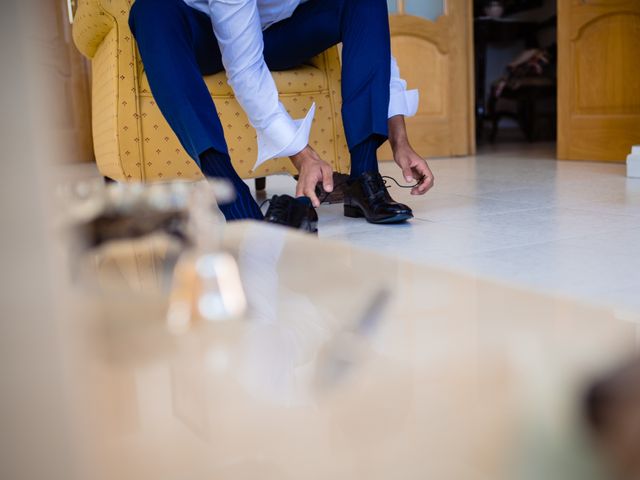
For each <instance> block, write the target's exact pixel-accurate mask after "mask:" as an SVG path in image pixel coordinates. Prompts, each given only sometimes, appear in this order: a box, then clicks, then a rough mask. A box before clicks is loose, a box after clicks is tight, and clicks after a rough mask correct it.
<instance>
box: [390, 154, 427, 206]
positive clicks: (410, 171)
mask: <svg viewBox="0 0 640 480" xmlns="http://www.w3.org/2000/svg"><path fill="white" fill-rule="evenodd" d="M393 159H394V160H395V162H396V163H397V164H398V166H399V167H400V168H401V169H402V175H403V176H404V179H405V180H406V181H407V182H408V183H414V182H419V183H418V185H416V186H415V187H413V188H412V189H411V195H424V194H425V193H427V192H428V191H429V189H430V188H431V187H433V180H434V179H433V173H432V172H431V169H430V168H429V165H427V162H426V161H425V159H424V158H422V157H421V156H420V155H418V154H417V153H416V152H415V151H414V150H413V148H411V146H410V145H408V144H407V145H406V146H403V147H399V148H396V149H394V150H393Z"/></svg>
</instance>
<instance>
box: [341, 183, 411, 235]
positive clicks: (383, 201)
mask: <svg viewBox="0 0 640 480" xmlns="http://www.w3.org/2000/svg"><path fill="white" fill-rule="evenodd" d="M344 215H345V217H353V218H358V217H364V218H366V219H367V222H369V223H400V222H404V221H406V220H409V219H410V218H413V212H412V211H411V209H410V208H409V207H408V206H406V205H403V204H402V203H398V202H396V201H395V200H394V199H393V198H391V195H389V192H388V191H387V186H386V185H385V184H384V180H383V178H382V176H381V175H380V174H379V173H377V172H365V173H363V174H362V175H360V176H359V177H358V178H356V179H355V180H351V181H349V183H348V184H347V187H346V188H345V192H344Z"/></svg>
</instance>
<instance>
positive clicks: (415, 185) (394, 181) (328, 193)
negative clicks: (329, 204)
mask: <svg viewBox="0 0 640 480" xmlns="http://www.w3.org/2000/svg"><path fill="white" fill-rule="evenodd" d="M381 178H382V180H383V185H384V188H391V187H392V185H390V184H388V183H387V180H391V181H393V183H395V184H396V185H397V186H398V187H400V188H415V187H417V186H418V185H420V184H421V183H422V181H423V180H424V177H422V178H421V179H420V180H418V183H416V184H414V185H402V184H400V182H398V180H396V179H395V178H393V177H390V176H388V175H382V176H381ZM346 184H347V181H344V182H341V183H338V184H337V185H334V187H333V189H334V190H335V189H336V188H340V187H341V186H343V185H346ZM329 195H331V192H325V194H324V197H322V200H320V203H321V204H322V203H324V202H326V201H327V198H329Z"/></svg>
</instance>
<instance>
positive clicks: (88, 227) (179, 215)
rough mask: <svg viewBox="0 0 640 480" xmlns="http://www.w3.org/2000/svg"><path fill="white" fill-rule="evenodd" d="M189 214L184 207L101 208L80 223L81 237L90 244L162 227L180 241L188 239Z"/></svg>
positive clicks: (95, 245)
mask: <svg viewBox="0 0 640 480" xmlns="http://www.w3.org/2000/svg"><path fill="white" fill-rule="evenodd" d="M187 220H188V215H187V213H186V211H184V210H167V211H145V210H142V209H138V210H135V211H130V212H126V213H124V212H118V211H110V212H104V213H102V214H101V215H99V216H98V217H96V218H95V219H93V220H92V221H90V222H89V223H87V224H85V225H82V226H81V230H83V235H82V236H83V237H84V239H85V241H86V245H87V246H88V247H89V248H93V247H97V246H99V245H102V244H104V243H106V242H109V241H113V240H123V239H135V238H140V237H144V236H145V235H149V234H151V233H154V232H159V231H162V232H164V233H166V234H168V235H170V236H172V237H174V238H176V239H178V240H180V241H181V242H185V243H186V242H187V235H186V225H187Z"/></svg>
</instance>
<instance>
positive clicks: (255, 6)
mask: <svg viewBox="0 0 640 480" xmlns="http://www.w3.org/2000/svg"><path fill="white" fill-rule="evenodd" d="M184 1H185V2H186V3H187V4H188V5H190V6H191V7H193V8H195V9H197V10H200V11H202V12H204V13H206V14H207V15H209V17H210V18H211V22H212V24H213V32H214V34H215V36H216V38H217V39H218V44H219V45H220V52H221V53H222V64H223V65H224V68H225V70H226V73H227V79H228V82H229V85H230V86H231V88H232V89H233V91H234V93H235V96H236V99H237V100H238V102H239V103H240V105H241V106H242V108H243V110H244V111H245V112H246V114H247V116H248V117H249V121H250V122H251V125H253V127H254V128H255V129H256V132H257V136H258V159H257V161H256V164H255V165H254V168H256V167H258V166H259V165H261V164H262V163H264V162H266V161H267V160H269V159H271V158H276V157H288V156H291V155H295V154H296V153H299V152H300V151H302V150H303V149H304V148H305V147H306V146H307V144H308V143H309V132H310V130H311V123H312V120H313V115H314V113H315V104H313V105H311V108H310V109H309V112H308V113H307V115H306V117H305V118H303V119H300V120H294V119H292V118H291V117H290V116H289V114H288V113H287V110H286V109H285V108H284V105H282V103H280V101H279V100H278V90H277V88H276V84H275V82H274V80H273V77H272V76H271V72H270V71H269V69H268V68H267V65H266V63H265V61H264V57H263V53H262V52H263V39H262V31H263V30H264V29H266V28H268V27H269V26H270V25H272V24H274V23H276V22H279V21H281V20H284V19H285V18H288V17H290V16H291V15H292V14H293V12H294V10H295V9H296V8H297V7H298V5H300V4H301V3H304V2H305V1H307V0H184ZM406 86H407V84H406V82H405V81H404V80H402V79H401V78H400V71H399V69H398V64H397V63H396V61H395V59H394V58H393V57H391V85H390V89H391V98H390V101H389V117H392V116H394V115H405V116H412V115H415V113H416V111H417V109H418V91H417V90H409V91H407V89H406Z"/></svg>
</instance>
